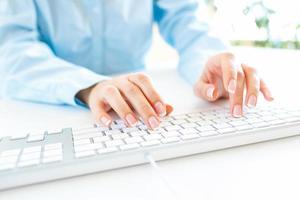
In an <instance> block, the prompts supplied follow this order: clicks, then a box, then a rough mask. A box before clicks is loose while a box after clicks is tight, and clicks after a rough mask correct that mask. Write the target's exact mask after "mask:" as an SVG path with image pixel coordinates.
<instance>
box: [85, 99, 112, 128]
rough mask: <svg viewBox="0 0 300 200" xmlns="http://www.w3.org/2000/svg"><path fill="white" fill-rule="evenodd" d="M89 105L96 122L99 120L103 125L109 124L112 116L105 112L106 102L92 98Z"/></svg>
mask: <svg viewBox="0 0 300 200" xmlns="http://www.w3.org/2000/svg"><path fill="white" fill-rule="evenodd" d="M89 107H90V110H91V112H92V114H93V116H94V118H95V120H96V122H99V121H100V122H101V123H102V124H103V125H104V126H110V124H111V122H112V118H111V117H110V116H109V114H108V113H107V111H106V104H105V103H104V102H103V101H102V100H100V99H96V100H94V101H93V102H92V103H90V105H89Z"/></svg>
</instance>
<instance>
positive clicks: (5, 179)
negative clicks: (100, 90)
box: [0, 106, 300, 190]
mask: <svg viewBox="0 0 300 200" xmlns="http://www.w3.org/2000/svg"><path fill="white" fill-rule="evenodd" d="M299 130H300V110H295V109H294V110H288V109H285V108H279V107H274V106H268V107H260V108H256V109H250V110H248V111H247V112H246V113H245V115H244V117H242V118H233V117H231V115H230V114H229V113H228V109H227V108H226V109H225V108H214V109H209V110H204V111H201V112H197V113H189V114H183V115H176V116H170V117H166V118H164V119H162V123H161V125H160V128H158V129H156V130H148V129H147V127H146V126H145V125H144V124H143V123H141V122H140V123H139V124H138V125H137V126H136V127H131V128H129V127H126V125H125V124H124V123H123V122H122V121H121V120H116V121H114V123H113V124H112V125H111V127H109V128H106V127H103V126H100V125H96V124H94V125H88V126H86V127H80V128H64V129H61V130H57V131H45V132H40V133H29V134H25V135H18V136H14V137H3V138H1V139H0V180H1V181H0V190H3V189H8V188H12V187H17V186H22V185H28V184H33V183H38V182H44V181H49V180H55V179H61V178H65V177H71V176H78V175H82V174H88V173H93V172H98V171H104V170H110V169H116V168H120V167H126V166H131V165H137V164H142V163H146V162H147V160H146V159H145V157H144V156H145V154H146V153H147V154H150V155H152V157H153V158H154V159H155V160H163V159H170V158H175V157H180V156H186V155H192V154H196V153H202V152H207V151H212V150H217V149H224V148H229V147H234V146H240V145H244V144H250V143H255V142H261V141H267V140H271V139H277V138H283V137H289V136H294V135H298V134H299V133H300V131H299Z"/></svg>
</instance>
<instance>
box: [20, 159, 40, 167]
mask: <svg viewBox="0 0 300 200" xmlns="http://www.w3.org/2000/svg"><path fill="white" fill-rule="evenodd" d="M39 163H40V161H39V160H38V159H34V160H25V161H21V162H19V163H18V166H19V167H29V166H34V165H38V164H39Z"/></svg>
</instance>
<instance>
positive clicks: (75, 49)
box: [0, 0, 226, 105]
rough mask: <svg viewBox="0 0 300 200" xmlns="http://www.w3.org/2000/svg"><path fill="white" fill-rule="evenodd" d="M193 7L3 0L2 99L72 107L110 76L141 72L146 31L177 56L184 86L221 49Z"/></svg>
mask: <svg viewBox="0 0 300 200" xmlns="http://www.w3.org/2000/svg"><path fill="white" fill-rule="evenodd" d="M199 4H200V3H199V2H198V0H48V1H47V0H1V1H0V92H1V93H0V94H1V96H2V98H15V99H22V100H30V101H37V102H44V103H53V104H71V105H76V100H75V95H76V93H77V92H78V91H80V90H82V89H84V88H87V87H89V86H91V85H93V84H95V83H97V82H99V81H101V80H104V79H106V78H108V77H109V75H111V74H114V73H124V72H130V71H136V70H141V69H143V68H144V58H145V54H146V53H147V51H148V49H149V47H150V45H151V40H152V27H153V25H154V24H155V23H157V24H158V27H159V30H160V33H161V35H162V36H163V37H164V39H165V40H166V41H167V42H168V43H169V44H170V45H172V46H173V47H174V48H176V50H177V51H178V53H179V55H180V62H179V66H178V70H179V73H180V74H181V75H182V76H183V77H184V78H185V79H186V80H188V81H189V82H191V83H192V82H194V81H195V80H196V79H197V78H198V76H199V75H200V71H201V67H202V65H203V62H204V60H205V59H207V56H208V55H211V53H212V52H216V51H219V50H223V49H225V48H226V45H225V44H224V43H223V42H222V41H221V40H220V39H218V38H215V37H212V36H210V35H209V34H208V26H207V25H206V24H205V23H201V22H200V21H198V19H197V17H196V15H195V14H196V11H197V7H198V6H199Z"/></svg>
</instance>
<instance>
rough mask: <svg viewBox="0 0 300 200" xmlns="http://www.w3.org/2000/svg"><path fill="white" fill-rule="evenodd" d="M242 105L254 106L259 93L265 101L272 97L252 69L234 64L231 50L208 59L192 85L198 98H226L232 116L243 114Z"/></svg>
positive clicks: (240, 64)
mask: <svg viewBox="0 0 300 200" xmlns="http://www.w3.org/2000/svg"><path fill="white" fill-rule="evenodd" d="M245 90H246V96H245V105H247V106H248V107H255V106H256V103H257V99H258V95H259V92H261V93H262V94H263V95H264V98H265V99H266V100H268V101H272V100H273V97H272V95H271V92H270V90H269V88H268V86H267V85H266V84H265V82H264V81H263V80H262V79H261V78H260V77H259V76H258V74H257V71H256V69H255V68H253V67H250V66H248V65H246V64H243V63H237V62H236V59H235V56H234V55H233V54H232V53H220V54H217V55H215V56H213V57H211V58H209V59H208V61H207V62H206V65H205V67H204V71H203V73H202V75H201V76H200V78H199V80H198V81H197V82H196V84H195V85H194V92H195V94H196V95H197V96H198V97H201V98H203V99H205V100H208V101H211V102H214V101H216V100H218V99H220V98H229V101H230V111H231V113H232V115H233V116H234V117H241V116H242V115H243V104H244V91H245Z"/></svg>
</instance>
